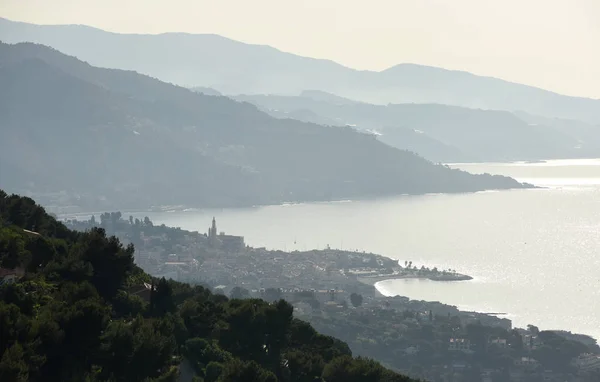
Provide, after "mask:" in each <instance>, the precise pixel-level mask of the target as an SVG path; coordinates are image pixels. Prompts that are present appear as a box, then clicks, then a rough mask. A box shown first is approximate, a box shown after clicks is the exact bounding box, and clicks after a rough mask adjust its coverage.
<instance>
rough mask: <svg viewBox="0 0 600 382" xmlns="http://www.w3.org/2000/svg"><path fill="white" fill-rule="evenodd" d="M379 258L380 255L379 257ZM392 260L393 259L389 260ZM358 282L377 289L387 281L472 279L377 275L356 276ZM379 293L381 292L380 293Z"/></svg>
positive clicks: (467, 278)
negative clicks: (382, 282)
mask: <svg viewBox="0 0 600 382" xmlns="http://www.w3.org/2000/svg"><path fill="white" fill-rule="evenodd" d="M380 256H381V255H380ZM390 260H394V259H390ZM356 279H357V280H358V281H359V282H361V283H363V284H367V285H373V286H374V287H375V288H377V284H378V283H379V282H381V281H387V280H430V281H439V282H453V281H470V280H473V277H471V276H469V275H464V274H461V273H456V274H454V275H450V274H449V275H440V276H437V277H436V276H433V275H429V276H428V275H377V276H357V278H356ZM380 293H381V292H380Z"/></svg>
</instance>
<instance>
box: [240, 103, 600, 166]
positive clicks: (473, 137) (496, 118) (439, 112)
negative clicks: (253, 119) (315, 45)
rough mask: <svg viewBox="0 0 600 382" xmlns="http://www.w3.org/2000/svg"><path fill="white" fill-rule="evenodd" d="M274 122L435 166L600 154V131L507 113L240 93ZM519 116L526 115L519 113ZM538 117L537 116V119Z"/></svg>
mask: <svg viewBox="0 0 600 382" xmlns="http://www.w3.org/2000/svg"><path fill="white" fill-rule="evenodd" d="M234 98H236V99H238V100H241V101H246V102H250V103H253V104H255V105H257V106H258V107H259V108H261V110H264V111H265V112H267V113H269V114H271V115H273V116H275V117H277V118H294V119H300V120H303V121H310V122H316V123H321V124H325V125H338V126H344V125H349V126H352V127H355V128H357V129H359V130H363V131H364V130H366V131H372V132H376V133H378V139H379V140H381V141H382V142H385V143H387V144H389V145H391V146H394V147H397V148H400V149H404V150H410V151H413V152H416V153H418V154H420V155H422V156H423V157H425V158H427V159H430V160H432V161H436V162H445V163H448V162H481V161H484V162H485V161H518V160H541V159H552V158H557V159H563V158H585V157H598V156H600V128H595V127H593V126H590V125H586V124H584V123H582V122H576V121H563V122H562V124H558V123H557V121H558V120H557V119H543V120H542V121H541V122H537V123H533V122H534V120H535V117H534V116H531V117H530V118H522V117H520V116H517V115H515V114H512V113H510V112H507V111H498V110H480V109H469V108H463V107H458V106H448V105H439V104H389V105H385V106H384V105H373V104H368V103H364V102H356V101H353V100H350V99H345V98H341V97H338V96H335V95H332V94H327V93H323V92H316V91H305V92H302V93H301V94H300V95H299V96H277V95H240V96H236V97H234ZM519 115H524V114H523V113H520V114H519ZM538 119H539V117H538Z"/></svg>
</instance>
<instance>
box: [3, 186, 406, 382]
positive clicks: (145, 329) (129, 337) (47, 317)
mask: <svg viewBox="0 0 600 382" xmlns="http://www.w3.org/2000/svg"><path fill="white" fill-rule="evenodd" d="M0 223H1V225H0V265H1V267H2V270H3V277H4V276H6V275H7V274H8V273H11V272H13V273H18V274H19V275H20V279H18V280H17V281H16V282H15V281H14V280H13V282H4V283H3V284H1V285H0V296H1V299H0V380H2V381H10V382H12V381H19V382H21V381H23V382H24V381H65V382H66V381H73V382H80V381H128V382H133V381H176V380H178V378H179V377H180V374H181V373H182V372H185V371H186V370H187V369H189V370H190V371H192V372H193V373H194V374H195V377H194V378H195V380H197V381H231V382H234V381H235V382H237V381H265V382H266V381H327V382H336V381H344V382H348V381H361V382H362V381H374V382H375V381H398V382H408V381H409V379H408V378H406V377H403V376H400V375H398V374H395V373H393V372H391V371H389V370H386V369H385V368H383V367H382V366H381V365H379V364H378V363H376V362H374V361H372V360H369V359H365V358H353V357H352V355H351V352H350V350H349V348H348V346H347V345H346V344H345V343H343V342H341V341H339V340H336V339H335V338H332V337H327V336H323V335H321V334H319V333H317V332H316V331H315V330H314V329H313V328H312V327H311V326H310V325H309V324H307V323H305V322H303V321H300V320H297V319H295V318H294V317H293V308H292V306H291V305H289V304H288V303H287V302H286V301H283V300H280V301H278V302H275V303H271V304H269V303H266V302H265V301H262V300H257V299H249V300H235V299H233V300H229V299H227V298H226V297H224V296H222V295H213V294H211V293H210V291H208V290H207V289H204V288H203V287H200V286H196V287H194V286H190V285H187V284H181V283H177V282H173V281H166V280H164V279H161V280H155V279H152V278H151V277H150V276H149V275H147V274H145V273H144V272H143V271H141V270H140V269H139V268H138V267H136V266H135V265H134V263H133V252H134V248H133V246H123V245H122V244H121V243H120V242H119V240H118V239H116V238H115V237H107V236H106V234H105V231H104V230H103V229H92V230H89V231H86V232H75V231H71V230H69V229H67V228H66V227H65V226H64V225H63V224H62V223H60V222H57V221H56V220H55V219H54V218H52V217H50V216H49V215H48V214H46V212H45V211H44V209H43V208H42V207H40V206H38V205H37V204H36V203H35V202H34V201H33V200H32V199H30V198H24V197H19V196H16V195H10V196H9V195H7V194H6V193H5V192H4V191H1V190H0ZM4 280H6V279H4ZM144 291H145V292H144ZM146 292H147V293H146Z"/></svg>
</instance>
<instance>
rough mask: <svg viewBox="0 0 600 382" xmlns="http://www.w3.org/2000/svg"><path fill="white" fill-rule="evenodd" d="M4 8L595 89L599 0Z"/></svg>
mask: <svg viewBox="0 0 600 382" xmlns="http://www.w3.org/2000/svg"><path fill="white" fill-rule="evenodd" d="M0 16H1V17H6V18H9V19H13V20H18V21H26V22H32V23H39V24H86V25H91V26H95V27H98V28H101V29H106V30H110V31H114V32H124V33H132V32H135V33H160V32H190V33H216V34H220V35H223V36H227V37H230V38H233V39H236V40H240V41H244V42H249V43H258V44H266V45H271V46H274V47H276V48H279V49H281V50H284V51H288V52H292V53H296V54H300V55H304V56H310V57H318V58H329V59H332V60H334V61H337V62H339V63H342V64H344V65H346V66H350V67H353V68H357V69H372V70H381V69H385V68H387V67H390V66H393V65H395V64H398V63H402V62H413V63H419V64H426V65H434V66H441V67H445V68H449V69H460V70H467V71H471V72H473V73H476V74H482V75H490V76H494V77H500V78H504V79H507V80H511V81H515V82H521V83H526V84H531V85H535V86H539V87H542V88H546V89H550V90H554V91H557V92H560V93H565V94H570V95H579V96H587V97H594V98H600V0H493V1H492V0H368V1H367V0H294V1H291V0H253V1H251V0H211V1H209V0H169V1H166V0H160V1H159V0H118V1H117V0H0ZM1 37H2V36H0V39H1Z"/></svg>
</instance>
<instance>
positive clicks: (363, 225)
mask: <svg viewBox="0 0 600 382" xmlns="http://www.w3.org/2000/svg"><path fill="white" fill-rule="evenodd" d="M452 166H453V167H457V168H461V169H464V170H467V171H470V172H473V173H484V172H487V173H492V174H503V175H509V176H513V177H515V178H517V179H518V180H521V181H526V182H530V183H533V184H536V185H539V186H544V187H546V188H543V189H533V190H511V191H497V192H481V193H472V194H454V195H442V194H436V195H424V196H398V197H394V198H386V199H378V200H366V201H348V202H332V203H307V204H291V205H281V206H267V207H257V208H248V209H225V210H188V211H183V212H160V213H147V214H142V215H148V216H149V217H150V218H151V219H152V220H153V221H155V222H156V223H159V224H162V223H164V224H166V225H169V226H176V227H181V228H184V229H188V230H198V231H201V232H204V231H206V230H207V228H208V226H209V225H210V222H211V219H212V217H213V216H215V217H216V219H217V224H218V228H219V231H226V232H228V233H231V234H238V235H243V236H245V237H246V242H247V243H248V244H250V245H252V246H255V247H267V248H277V249H285V250H288V251H291V250H296V249H297V250H305V249H311V248H324V247H326V246H327V245H329V246H331V247H332V248H343V249H348V250H355V249H356V250H359V251H363V250H364V251H369V252H374V253H379V254H382V255H385V256H388V257H390V258H394V259H398V260H400V261H401V262H404V261H405V260H410V261H413V263H414V264H416V265H419V266H420V265H421V264H424V265H427V266H437V267H438V268H452V269H456V270H457V271H458V272H462V273H466V274H469V275H471V276H473V277H474V280H472V281H466V282H434V281H425V280H387V281H382V282H380V283H378V284H377V288H378V289H379V290H380V291H381V292H382V293H383V294H386V295H403V296H408V297H410V298H413V299H419V300H429V301H441V302H443V303H447V304H452V305H456V306H458V307H459V308H461V309H467V310H476V311H482V312H504V313H507V317H508V318H510V319H512V320H513V324H514V325H516V326H525V325H527V324H535V325H538V326H540V327H542V328H544V329H564V330H571V331H574V332H581V333H585V334H590V335H593V336H594V337H596V338H600V159H599V160H565V161H548V162H544V163H486V164H458V165H452Z"/></svg>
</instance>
